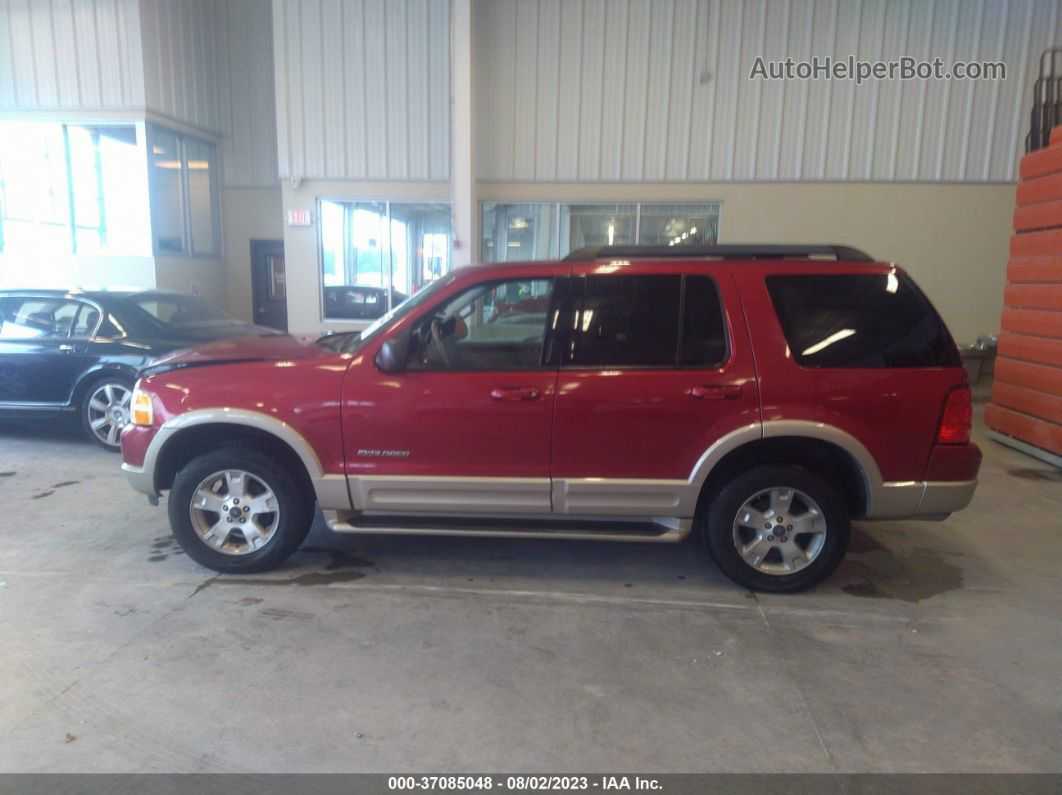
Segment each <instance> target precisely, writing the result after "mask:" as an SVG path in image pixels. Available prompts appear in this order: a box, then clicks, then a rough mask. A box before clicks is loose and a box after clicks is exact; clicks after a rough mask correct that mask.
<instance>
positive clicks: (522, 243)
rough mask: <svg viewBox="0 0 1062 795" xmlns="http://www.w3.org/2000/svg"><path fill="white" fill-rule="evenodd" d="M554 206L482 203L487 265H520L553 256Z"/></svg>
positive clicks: (483, 256)
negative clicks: (493, 263)
mask: <svg viewBox="0 0 1062 795" xmlns="http://www.w3.org/2000/svg"><path fill="white" fill-rule="evenodd" d="M555 220H556V206H555V205H553V204H495V203H492V202H490V203H488V202H485V203H484V204H483V251H482V253H481V256H482V258H483V261H484V262H518V261H520V260H532V259H548V258H549V257H552V256H554V254H553V252H554V251H555V248H556V246H555V240H554V222H555Z"/></svg>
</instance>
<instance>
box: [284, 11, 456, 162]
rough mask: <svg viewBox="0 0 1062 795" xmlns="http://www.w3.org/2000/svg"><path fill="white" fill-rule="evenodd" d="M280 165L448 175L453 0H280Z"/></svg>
mask: <svg viewBox="0 0 1062 795" xmlns="http://www.w3.org/2000/svg"><path fill="white" fill-rule="evenodd" d="M273 18H274V19H275V20H276V21H277V24H276V25H275V26H274V57H275V59H276V69H275V74H276V97H277V108H276V113H277V123H278V125H279V127H280V129H279V130H278V148H279V156H278V173H279V175H280V176H281V177H285V178H289V177H290V178H298V179H303V178H319V179H395V180H437V179H447V178H448V176H449V173H450V166H449V162H450V161H449V157H450V139H449V128H450V102H449V98H450V62H449V42H450V30H449V21H450V17H449V4H448V3H447V0H273Z"/></svg>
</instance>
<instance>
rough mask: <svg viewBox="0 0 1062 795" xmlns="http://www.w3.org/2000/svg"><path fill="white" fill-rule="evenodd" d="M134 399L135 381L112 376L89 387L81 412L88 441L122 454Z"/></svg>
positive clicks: (82, 400) (83, 399)
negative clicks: (125, 428)
mask: <svg viewBox="0 0 1062 795" xmlns="http://www.w3.org/2000/svg"><path fill="white" fill-rule="evenodd" d="M132 396H133V382H132V381H130V380H129V379H127V378H122V377H121V376H117V375H110V376H107V377H106V378H100V379H99V380H97V381H94V382H93V383H91V384H89V386H88V388H87V389H86V390H85V394H84V396H83V397H82V398H81V404H80V409H79V410H80V412H81V425H82V427H83V428H84V429H85V433H86V435H87V436H88V438H89V439H91V440H92V441H94V442H95V443H96V444H98V445H99V446H100V447H102V448H103V449H104V450H109V451H110V452H112V453H120V452H121V450H122V429H123V428H124V427H125V426H126V425H128V424H129V401H130V399H131V398H132Z"/></svg>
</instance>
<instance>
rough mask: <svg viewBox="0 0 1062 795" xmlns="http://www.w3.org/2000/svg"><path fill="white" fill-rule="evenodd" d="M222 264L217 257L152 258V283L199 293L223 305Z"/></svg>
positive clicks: (223, 278)
mask: <svg viewBox="0 0 1062 795" xmlns="http://www.w3.org/2000/svg"><path fill="white" fill-rule="evenodd" d="M225 271H226V268H225V263H224V262H222V261H221V260H220V259H195V258H192V257H172V258H171V257H156V258H155V286H156V287H158V288H159V289H160V290H172V291H174V292H178V293H188V294H190V295H200V296H202V297H203V298H205V299H207V300H208V301H210V302H211V303H213V304H217V305H218V306H220V307H222V308H224V307H225V306H227V304H228V301H227V293H228V286H227V283H226V282H227V278H226V273H225Z"/></svg>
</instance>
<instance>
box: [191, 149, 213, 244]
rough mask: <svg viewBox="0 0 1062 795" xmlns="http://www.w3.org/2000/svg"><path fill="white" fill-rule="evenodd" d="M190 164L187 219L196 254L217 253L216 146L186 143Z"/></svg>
mask: <svg viewBox="0 0 1062 795" xmlns="http://www.w3.org/2000/svg"><path fill="white" fill-rule="evenodd" d="M184 153H185V161H186V163H187V165H188V220H189V224H190V227H191V229H190V231H191V233H192V253H193V254H213V253H214V252H215V251H216V250H217V243H216V240H215V226H214V186H213V174H214V147H213V146H210V145H209V144H205V143H203V142H201V141H193V140H187V141H185V144H184Z"/></svg>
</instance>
